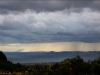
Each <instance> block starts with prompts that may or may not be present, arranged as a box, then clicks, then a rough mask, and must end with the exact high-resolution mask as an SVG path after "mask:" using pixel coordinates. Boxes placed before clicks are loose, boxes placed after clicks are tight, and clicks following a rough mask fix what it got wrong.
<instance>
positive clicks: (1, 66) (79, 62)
mask: <svg viewBox="0 0 100 75" xmlns="http://www.w3.org/2000/svg"><path fill="white" fill-rule="evenodd" d="M0 72H3V73H4V72H5V73H6V72H7V73H10V74H14V75H100V58H98V59H95V60H93V61H87V62H86V61H84V60H83V59H82V58H81V57H80V56H77V57H75V58H67V59H65V60H63V61H61V62H60V63H56V64H54V65H50V64H48V63H47V65H33V66H25V65H21V64H20V63H17V64H13V63H12V62H10V61H0Z"/></svg>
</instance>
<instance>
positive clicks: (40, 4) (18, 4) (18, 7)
mask: <svg viewBox="0 0 100 75" xmlns="http://www.w3.org/2000/svg"><path fill="white" fill-rule="evenodd" d="M99 7H100V2H99V1H95V0H89V1H83V0H75V1H73V0H72V1H67V0H64V1H60V0H58V1H56V0H51V1H48V0H47V1H46V0H43V1H32V0H30V1H25V0H21V1H20V0H14V1H1V2H0V10H1V11H0V13H2V14H6V13H16V12H25V11H26V10H28V9H29V10H34V11H36V12H43V11H47V12H49V11H51V12H52V11H61V10H64V9H72V8H73V9H75V10H72V11H74V12H80V11H82V9H83V8H90V9H92V10H96V11H99V10H100V8H99ZM16 14H17V13H16Z"/></svg>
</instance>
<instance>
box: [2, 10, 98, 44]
mask: <svg viewBox="0 0 100 75" xmlns="http://www.w3.org/2000/svg"><path fill="white" fill-rule="evenodd" d="M66 11H67V9H65V10H63V11H55V12H40V13H36V12H34V11H28V12H27V11H26V12H24V13H19V14H8V15H7V14H6V15H0V43H33V42H62V41H63V42H66V41H72V42H73V41H81V42H100V39H99V37H100V13H99V12H95V11H94V12H93V11H91V10H90V9H84V11H83V12H80V13H75V12H72V13H70V14H66V13H65V12H66Z"/></svg>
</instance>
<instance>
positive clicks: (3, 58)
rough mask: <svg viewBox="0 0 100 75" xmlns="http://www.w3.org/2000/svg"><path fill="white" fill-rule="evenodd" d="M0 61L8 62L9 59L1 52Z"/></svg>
mask: <svg viewBox="0 0 100 75" xmlns="http://www.w3.org/2000/svg"><path fill="white" fill-rule="evenodd" d="M0 61H7V58H6V56H5V54H4V53H3V52H2V51H0Z"/></svg>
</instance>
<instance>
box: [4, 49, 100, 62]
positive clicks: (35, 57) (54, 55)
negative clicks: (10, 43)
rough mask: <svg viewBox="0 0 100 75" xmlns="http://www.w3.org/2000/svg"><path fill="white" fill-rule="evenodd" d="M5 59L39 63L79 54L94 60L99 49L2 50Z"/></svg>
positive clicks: (57, 60) (99, 54) (60, 59)
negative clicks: (54, 50)
mask: <svg viewBox="0 0 100 75" xmlns="http://www.w3.org/2000/svg"><path fill="white" fill-rule="evenodd" d="M4 54H5V55H6V57H7V59H8V60H9V61H11V62H13V63H39V62H61V61H63V60H64V59H67V58H73V57H76V56H77V55H79V56H80V57H81V58H83V59H84V60H85V61H89V60H95V59H98V58H99V57H100V51H89V52H80V51H71V52H67V51H63V52H53V51H51V52H4Z"/></svg>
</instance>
